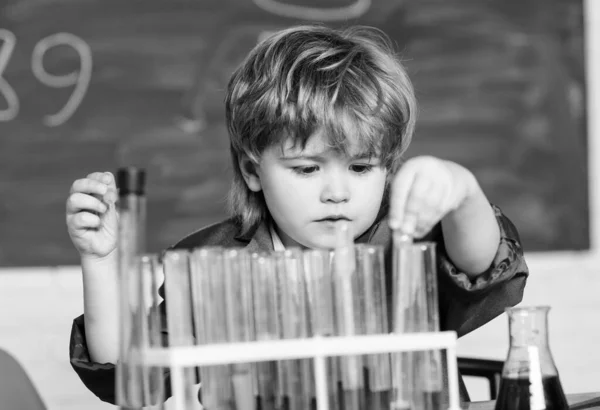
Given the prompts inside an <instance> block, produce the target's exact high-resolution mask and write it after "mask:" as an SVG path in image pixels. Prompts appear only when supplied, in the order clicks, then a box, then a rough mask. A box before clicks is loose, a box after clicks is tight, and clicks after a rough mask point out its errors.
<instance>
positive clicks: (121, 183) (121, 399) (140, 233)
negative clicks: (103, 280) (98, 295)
mask: <svg viewBox="0 0 600 410" xmlns="http://www.w3.org/2000/svg"><path fill="white" fill-rule="evenodd" d="M145 182H146V178H145V172H144V170H142V169H138V168H135V167H127V168H120V169H119V170H118V171H117V186H118V188H119V198H118V202H117V204H116V205H117V207H118V211H119V216H120V218H119V226H118V240H117V245H118V248H117V254H118V259H119V262H118V280H119V311H120V315H119V316H120V322H119V360H118V361H117V365H116V378H115V379H116V380H115V383H116V386H115V393H116V404H117V405H119V406H120V407H121V408H139V407H142V406H144V405H145V403H144V402H143V388H142V383H143V380H142V379H143V377H142V376H143V370H142V368H141V367H140V366H139V365H138V364H135V363H132V362H131V361H132V357H133V356H132V354H133V353H134V351H135V350H136V349H137V348H139V347H141V340H140V338H141V329H140V328H139V326H138V325H139V323H140V318H139V317H140V315H141V313H140V303H141V301H140V298H141V295H140V294H139V293H138V290H139V289H138V284H139V283H138V280H139V276H138V273H139V267H140V260H139V256H140V255H141V254H142V252H143V251H144V240H145V226H146V196H145Z"/></svg>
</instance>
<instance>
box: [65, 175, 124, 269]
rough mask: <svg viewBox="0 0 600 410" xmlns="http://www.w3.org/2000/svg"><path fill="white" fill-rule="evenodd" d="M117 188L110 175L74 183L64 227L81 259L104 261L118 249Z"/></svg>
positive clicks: (88, 178)
mask: <svg viewBox="0 0 600 410" xmlns="http://www.w3.org/2000/svg"><path fill="white" fill-rule="evenodd" d="M116 200H117V187H116V184H115V179H114V177H113V175H112V174H111V173H110V172H95V173H93V174H90V175H88V176H87V177H86V178H82V179H78V180H76V181H75V182H73V185H72V186H71V192H70V194H69V198H68V199H67V228H68V231H69V236H70V237H71V241H72V242H73V245H75V248H77V251H79V254H80V255H81V257H82V258H86V257H87V258H103V257H105V256H107V255H109V254H110V253H111V252H112V251H114V250H115V249H116V247H117V230H118V216H117V211H116V207H115V202H116Z"/></svg>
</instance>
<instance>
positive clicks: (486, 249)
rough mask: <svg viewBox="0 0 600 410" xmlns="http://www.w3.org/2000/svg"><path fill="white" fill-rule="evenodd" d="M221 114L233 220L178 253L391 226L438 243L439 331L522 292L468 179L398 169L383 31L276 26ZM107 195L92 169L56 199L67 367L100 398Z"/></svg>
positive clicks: (108, 323)
mask: <svg viewBox="0 0 600 410" xmlns="http://www.w3.org/2000/svg"><path fill="white" fill-rule="evenodd" d="M226 115H227V125H228V130H229V135H230V140H231V155H232V165H233V168H234V180H233V185H232V189H231V197H230V205H231V210H232V215H233V216H232V218H231V219H228V220H226V221H224V222H221V223H219V224H216V225H213V226H210V227H208V228H205V229H202V230H200V231H198V232H195V233H193V234H192V235H190V236H188V237H186V238H184V239H183V240H181V241H180V242H179V243H178V244H176V245H175V248H194V247H199V246H208V245H221V246H244V247H246V248H247V249H248V250H249V251H259V250H272V249H282V248H284V247H290V246H300V247H307V248H333V247H334V246H335V226H336V224H337V223H339V221H340V220H344V221H349V224H350V226H351V229H352V232H354V233H355V235H354V236H355V240H356V241H357V242H370V243H375V244H383V245H389V243H390V229H389V227H392V228H394V229H401V230H402V231H403V232H404V233H406V234H409V235H412V236H414V237H415V238H419V239H420V240H428V241H435V242H436V243H437V244H438V245H437V252H438V255H437V256H438V261H439V293H440V322H441V324H442V329H443V330H455V331H457V332H458V334H459V336H461V335H463V334H465V333H467V332H469V331H471V330H473V329H475V328H477V327H479V326H481V325H483V324H485V323H486V322H488V321H489V320H491V319H492V318H494V317H496V316H497V315H499V314H500V313H502V312H503V311H504V308H506V307H508V306H513V305H515V304H517V303H518V302H519V301H520V300H521V297H522V291H523V288H524V286H525V280H526V277H527V274H528V271H527V266H526V264H525V262H524V260H523V252H522V249H521V246H520V243H519V238H518V234H517V232H516V230H515V228H514V226H513V225H512V223H511V222H510V221H509V220H508V219H507V218H506V217H505V216H503V215H502V213H501V211H500V210H499V209H498V208H497V207H495V206H492V205H490V203H489V202H488V200H487V199H486V197H485V195H484V193H483V192H482V190H481V188H480V187H479V185H478V183H477V181H476V179H475V177H474V176H473V174H472V173H471V172H469V171H468V170H467V169H465V168H463V167H462V166H460V165H458V164H455V163H452V162H449V161H444V160H441V159H438V158H433V157H416V158H412V159H409V160H408V161H406V162H405V163H404V164H402V165H401V166H400V162H401V157H402V154H403V153H404V151H405V149H406V147H407V146H408V144H409V142H410V139H411V137H412V133H413V130H414V125H415V115H416V102H415V98H414V93H413V89H412V85H411V83H410V81H409V79H408V76H407V74H406V72H405V70H404V68H403V66H402V64H401V63H400V62H399V60H398V59H397V58H396V57H395V55H394V52H393V51H392V48H391V47H390V45H389V43H388V41H387V40H386V38H385V36H384V35H383V34H381V33H379V32H376V31H374V30H369V29H366V28H351V29H347V30H344V31H336V30H332V29H328V28H325V27H321V26H300V27H293V28H290V29H287V30H283V31H281V32H279V33H276V34H274V35H273V36H271V37H270V38H268V39H266V40H264V41H263V42H261V43H260V44H258V45H257V46H256V47H255V48H254V49H253V50H252V51H251V52H250V54H249V55H248V57H247V58H246V60H245V61H244V62H243V63H242V65H241V66H240V67H239V68H238V69H237V70H236V71H235V72H234V74H233V76H232V78H231V80H230V82H229V86H228V90H227V97H226ZM116 198H117V194H116V187H115V182H114V179H113V177H112V175H111V174H110V173H93V174H90V175H88V176H87V177H86V178H84V179H80V180H77V181H75V182H74V183H73V186H72V188H71V193H70V196H69V199H68V201H67V226H68V230H69V234H70V236H71V239H72V241H73V244H74V245H75V247H76V248H77V250H78V251H79V253H80V255H81V263H82V271H83V283H84V315H83V316H80V317H79V318H77V319H76V320H75V322H74V326H73V331H72V335H71V349H70V350H71V363H72V365H73V367H74V369H75V370H76V371H77V373H78V374H79V376H80V377H81V379H82V381H83V382H84V383H85V384H86V386H87V387H88V388H89V389H90V390H92V391H93V392H94V393H95V394H97V395H98V396H99V397H100V398H101V399H102V400H106V401H114V365H113V364H112V363H115V362H116V360H117V357H118V348H117V346H118V344H117V341H118V331H117V330H118V326H117V323H118V312H117V306H118V303H117V257H116V232H117V215H116V210H115V200H116ZM388 225H389V226H388ZM462 394H463V398H466V395H465V392H464V390H463V392H462Z"/></svg>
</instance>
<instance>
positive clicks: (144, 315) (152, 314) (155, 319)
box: [138, 254, 166, 410]
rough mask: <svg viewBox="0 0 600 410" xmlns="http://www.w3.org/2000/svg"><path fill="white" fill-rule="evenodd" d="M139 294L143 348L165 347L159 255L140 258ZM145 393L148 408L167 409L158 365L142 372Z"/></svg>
mask: <svg viewBox="0 0 600 410" xmlns="http://www.w3.org/2000/svg"><path fill="white" fill-rule="evenodd" d="M139 263H140V264H139V266H140V268H139V269H140V275H139V294H140V295H141V303H140V315H139V317H138V320H139V327H140V330H141V332H140V333H141V339H140V342H141V348H142V350H143V349H151V348H160V347H163V345H164V344H165V343H163V333H162V332H163V329H164V327H165V326H166V323H164V320H163V317H162V315H161V311H160V309H159V306H160V296H159V294H158V289H159V288H160V286H161V285H162V283H163V280H164V275H163V269H162V265H161V264H160V261H159V258H158V255H156V254H145V255H142V256H141V257H140V262H139ZM142 371H143V373H142V393H143V396H142V397H143V402H144V403H145V404H146V407H148V406H149V405H151V406H153V407H152V409H155V410H159V409H163V408H164V401H165V397H164V395H165V392H164V387H165V386H164V376H163V373H164V370H163V368H161V367H158V366H151V367H146V366H144V368H143V369H142Z"/></svg>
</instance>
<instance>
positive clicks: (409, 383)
mask: <svg viewBox="0 0 600 410" xmlns="http://www.w3.org/2000/svg"><path fill="white" fill-rule="evenodd" d="M435 246H436V245H435V243H433V242H420V243H412V242H409V241H404V240H395V241H394V254H393V292H392V298H393V303H392V305H393V331H394V332H395V333H411V332H430V331H438V330H439V313H438V308H437V306H438V304H437V271H436V264H435ZM392 358H393V365H392V377H393V384H394V392H393V393H394V394H393V395H394V397H393V399H392V403H393V407H394V408H396V409H404V408H407V409H408V408H419V409H425V410H429V409H438V408H439V407H440V406H441V402H440V398H441V396H442V393H443V392H442V390H443V386H442V375H441V358H440V351H439V350H432V351H423V352H403V353H397V354H393V355H392Z"/></svg>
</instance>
